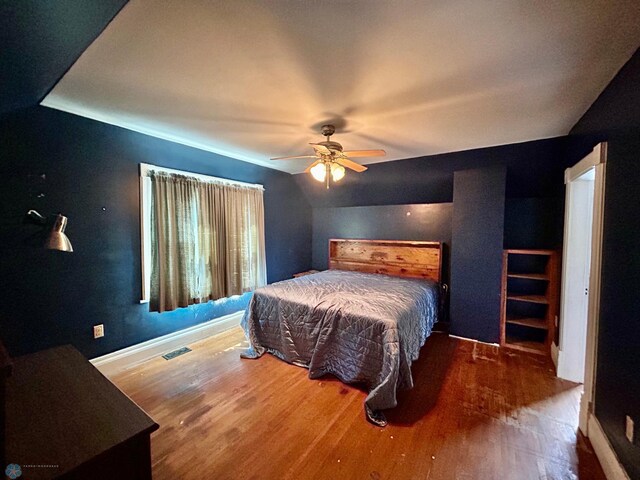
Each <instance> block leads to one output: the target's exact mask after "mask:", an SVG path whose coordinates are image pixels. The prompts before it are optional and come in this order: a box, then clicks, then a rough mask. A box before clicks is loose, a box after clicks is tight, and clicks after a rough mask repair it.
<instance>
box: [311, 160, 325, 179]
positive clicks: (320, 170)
mask: <svg viewBox="0 0 640 480" xmlns="http://www.w3.org/2000/svg"><path fill="white" fill-rule="evenodd" d="M309 172H310V173H311V176H312V177H313V178H315V179H316V180H317V181H319V182H324V179H325V177H326V175H327V168H326V167H325V166H324V163H318V164H317V165H316V166H315V167H313V168H312V169H311V170H309Z"/></svg>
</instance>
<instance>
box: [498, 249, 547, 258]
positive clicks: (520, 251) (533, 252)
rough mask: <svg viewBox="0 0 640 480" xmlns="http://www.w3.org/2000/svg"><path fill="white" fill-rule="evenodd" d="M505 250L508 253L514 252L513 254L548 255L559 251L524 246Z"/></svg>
mask: <svg viewBox="0 0 640 480" xmlns="http://www.w3.org/2000/svg"><path fill="white" fill-rule="evenodd" d="M504 252H505V253H508V254H513V255H546V256H552V255H555V254H556V253H557V252H556V251H555V250H525V249H522V248H510V249H507V250H505V251H504Z"/></svg>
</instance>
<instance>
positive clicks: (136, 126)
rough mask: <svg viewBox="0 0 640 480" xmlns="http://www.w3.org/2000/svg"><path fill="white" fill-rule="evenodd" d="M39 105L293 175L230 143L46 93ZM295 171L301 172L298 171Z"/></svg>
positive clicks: (284, 168) (283, 167) (277, 164)
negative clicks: (125, 117)
mask: <svg viewBox="0 0 640 480" xmlns="http://www.w3.org/2000/svg"><path fill="white" fill-rule="evenodd" d="M40 105H42V106H43V107H48V108H53V109H55V110H60V111H62V112H67V113H72V114H74V115H79V116H81V117H85V118H90V119H91V120H96V121H98V122H102V123H107V124H109V125H115V126H116V127H120V128H125V129H127V130H131V131H134V132H138V133H142V134H144V135H149V136H150V137H155V138H160V139H162V140H167V141H169V142H173V143H178V144H180V145H186V146H187V147H191V148H197V149H198V150H204V151H205V152H212V153H216V154H218V155H223V156H225V157H229V158H232V159H235V160H240V161H242V162H247V163H252V164H254V165H260V166H261V167H266V168H271V169H273V170H279V171H281V172H285V173H288V174H289V175H293V173H292V172H290V171H289V170H288V169H287V167H286V165H285V164H286V162H271V161H269V160H267V159H265V160H261V159H259V158H256V157H257V155H256V154H255V153H252V152H246V151H245V152H243V151H240V150H239V149H238V148H237V147H235V146H233V147H232V146H230V145H223V144H220V145H218V146H213V145H211V142H210V141H209V140H207V139H202V141H200V140H197V139H187V138H184V136H179V135H173V134H170V133H169V132H166V131H162V130H161V128H162V127H161V126H158V128H153V127H151V126H150V127H143V126H142V125H140V122H135V121H134V122H129V121H124V120H122V119H118V118H115V117H113V116H112V115H109V114H105V113H104V112H100V111H98V110H96V109H92V108H88V107H86V106H84V107H82V108H78V107H76V106H75V105H67V104H65V103H64V102H61V101H57V100H56V99H54V98H51V95H47V96H46V97H45V98H44V99H43V100H42V102H40ZM297 173H302V172H301V171H300V172H297Z"/></svg>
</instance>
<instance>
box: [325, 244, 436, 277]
mask: <svg viewBox="0 0 640 480" xmlns="http://www.w3.org/2000/svg"><path fill="white" fill-rule="evenodd" d="M329 268H330V269H336V270H351V271H357V272H365V273H384V274H386V275H394V276H396V277H410V278H426V279H430V280H433V281H436V282H438V283H440V282H441V280H442V243H441V242H413V241H407V240H356V239H344V238H332V239H331V240H329Z"/></svg>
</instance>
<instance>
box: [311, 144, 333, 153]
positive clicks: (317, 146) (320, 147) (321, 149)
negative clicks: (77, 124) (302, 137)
mask: <svg viewBox="0 0 640 480" xmlns="http://www.w3.org/2000/svg"><path fill="white" fill-rule="evenodd" d="M309 145H311V146H312V147H313V149H314V150H315V151H316V153H319V154H321V155H331V150H329V149H328V148H327V147H325V146H324V145H320V144H319V143H310V144H309Z"/></svg>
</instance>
